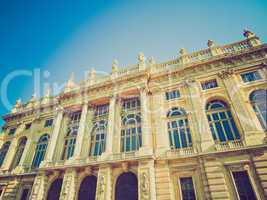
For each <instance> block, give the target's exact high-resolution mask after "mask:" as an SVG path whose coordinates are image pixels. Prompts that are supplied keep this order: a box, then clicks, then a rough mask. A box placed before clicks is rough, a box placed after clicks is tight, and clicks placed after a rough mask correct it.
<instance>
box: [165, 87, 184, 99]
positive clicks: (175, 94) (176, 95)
mask: <svg viewBox="0 0 267 200" xmlns="http://www.w3.org/2000/svg"><path fill="white" fill-rule="evenodd" d="M180 98H181V92H180V90H179V89H173V90H167V91H166V92H165V100H166V101H172V100H175V99H180Z"/></svg>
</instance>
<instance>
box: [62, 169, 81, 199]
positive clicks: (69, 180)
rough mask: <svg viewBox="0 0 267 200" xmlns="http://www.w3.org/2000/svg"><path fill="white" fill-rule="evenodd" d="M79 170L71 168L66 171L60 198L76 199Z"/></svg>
mask: <svg viewBox="0 0 267 200" xmlns="http://www.w3.org/2000/svg"><path fill="white" fill-rule="evenodd" d="M77 177H78V176H77V172H76V170H75V169H72V168H69V169H67V170H66V171H65V174H64V178H63V183H62V187H61V192H60V198H59V199H60V200H75V197H76V193H77V189H78V188H77V184H76V182H77Z"/></svg>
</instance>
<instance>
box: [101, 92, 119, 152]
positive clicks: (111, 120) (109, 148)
mask: <svg viewBox="0 0 267 200" xmlns="http://www.w3.org/2000/svg"><path fill="white" fill-rule="evenodd" d="M115 106H116V96H112V97H111V98H110V101H109V114H108V127H107V137H106V151H105V152H104V153H103V154H102V156H103V157H105V156H108V155H110V154H112V152H113V136H114V127H115Z"/></svg>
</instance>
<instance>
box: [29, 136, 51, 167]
mask: <svg viewBox="0 0 267 200" xmlns="http://www.w3.org/2000/svg"><path fill="white" fill-rule="evenodd" d="M48 140H49V135H48V134H45V135H43V136H41V137H40V139H39V141H38V143H37V146H36V149H35V155H34V159H33V162H32V167H33V168H37V167H39V165H40V163H41V162H42V161H43V160H44V156H45V152H46V148H47V144H48Z"/></svg>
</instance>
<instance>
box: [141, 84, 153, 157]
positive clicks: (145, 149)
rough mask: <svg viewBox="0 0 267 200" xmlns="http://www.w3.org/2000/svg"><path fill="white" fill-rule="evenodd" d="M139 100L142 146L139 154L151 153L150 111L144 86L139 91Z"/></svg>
mask: <svg viewBox="0 0 267 200" xmlns="http://www.w3.org/2000/svg"><path fill="white" fill-rule="evenodd" d="M140 101H141V126H142V147H141V148H140V153H141V154H152V133H151V117H150V114H151V111H150V104H149V97H148V94H147V90H146V89H145V88H143V89H141V91H140Z"/></svg>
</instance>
